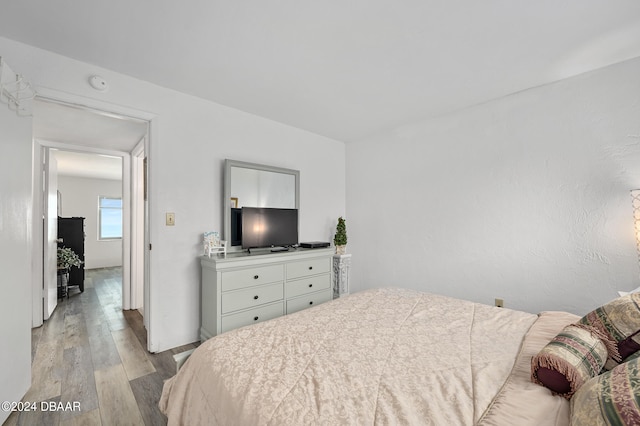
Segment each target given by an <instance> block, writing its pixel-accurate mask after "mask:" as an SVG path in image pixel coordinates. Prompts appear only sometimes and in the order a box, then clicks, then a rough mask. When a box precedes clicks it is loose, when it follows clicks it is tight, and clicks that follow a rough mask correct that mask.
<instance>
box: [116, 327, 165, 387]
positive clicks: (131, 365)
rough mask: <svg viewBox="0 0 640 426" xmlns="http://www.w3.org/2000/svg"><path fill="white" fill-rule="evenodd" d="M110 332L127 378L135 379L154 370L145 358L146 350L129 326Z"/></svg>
mask: <svg viewBox="0 0 640 426" xmlns="http://www.w3.org/2000/svg"><path fill="white" fill-rule="evenodd" d="M111 334H112V335H113V340H114V342H115V344H116V348H117V349H118V353H119V354H120V359H122V365H123V366H124V369H125V371H126V373H127V377H128V378H129V380H133V379H137V378H138V377H142V376H145V375H147V374H150V373H153V372H155V371H156V369H155V367H154V366H153V364H151V362H150V361H149V359H148V358H147V355H146V350H145V349H143V348H142V345H140V342H139V341H138V338H137V337H136V335H135V334H134V332H133V331H132V330H131V328H128V327H127V328H125V329H123V330H116V331H112V332H111Z"/></svg>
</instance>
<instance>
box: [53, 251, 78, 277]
mask: <svg viewBox="0 0 640 426" xmlns="http://www.w3.org/2000/svg"><path fill="white" fill-rule="evenodd" d="M80 265H82V260H80V257H79V256H78V255H77V254H76V252H75V251H73V250H71V249H70V248H68V247H63V248H60V247H58V269H63V270H67V272H68V271H69V269H71V267H72V266H80Z"/></svg>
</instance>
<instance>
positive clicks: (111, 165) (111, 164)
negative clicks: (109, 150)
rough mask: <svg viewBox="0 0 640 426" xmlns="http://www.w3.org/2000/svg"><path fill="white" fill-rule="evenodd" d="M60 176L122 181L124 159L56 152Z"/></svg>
mask: <svg viewBox="0 0 640 426" xmlns="http://www.w3.org/2000/svg"><path fill="white" fill-rule="evenodd" d="M54 156H55V159H56V161H57V163H58V164H57V167H58V176H72V177H82V178H93V179H109V180H122V158H121V157H113V156H107V155H100V154H88V153H82V152H73V151H61V150H56V151H54Z"/></svg>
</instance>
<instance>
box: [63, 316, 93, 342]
mask: <svg viewBox="0 0 640 426" xmlns="http://www.w3.org/2000/svg"><path fill="white" fill-rule="evenodd" d="M85 343H89V338H88V334H87V324H86V322H85V319H84V314H83V313H82V312H79V313H77V314H69V313H67V315H65V317H64V348H65V349H69V348H72V347H75V346H82V345H83V344H85Z"/></svg>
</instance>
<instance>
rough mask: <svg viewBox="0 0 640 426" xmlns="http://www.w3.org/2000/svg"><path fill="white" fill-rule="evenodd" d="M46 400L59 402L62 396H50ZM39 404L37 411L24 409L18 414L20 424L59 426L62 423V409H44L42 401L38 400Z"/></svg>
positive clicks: (25, 425)
mask: <svg viewBox="0 0 640 426" xmlns="http://www.w3.org/2000/svg"><path fill="white" fill-rule="evenodd" d="M45 402H47V403H48V402H53V403H58V402H60V397H59V396H57V397H55V398H50V399H47V400H45ZM37 406H38V409H37V410H35V411H23V412H21V413H20V415H19V416H18V423H17V424H18V426H43V425H47V426H49V425H51V426H58V425H59V424H60V411H57V410H49V409H44V410H42V409H41V408H42V405H41V403H40V402H38V404H37Z"/></svg>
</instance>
